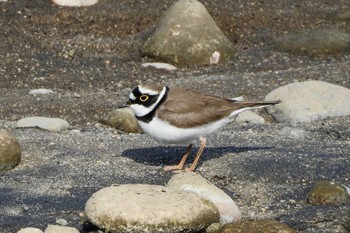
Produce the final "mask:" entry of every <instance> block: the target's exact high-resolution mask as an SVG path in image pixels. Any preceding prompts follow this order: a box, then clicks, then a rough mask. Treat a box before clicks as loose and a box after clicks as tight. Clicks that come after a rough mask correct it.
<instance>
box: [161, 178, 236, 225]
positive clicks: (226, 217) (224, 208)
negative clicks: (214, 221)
mask: <svg viewBox="0 0 350 233" xmlns="http://www.w3.org/2000/svg"><path fill="white" fill-rule="evenodd" d="M167 187H168V188H172V189H178V190H183V191H187V192H193V193H196V194H197V195H198V196H200V197H202V198H204V199H207V200H209V201H211V202H213V203H214V204H215V205H216V207H217V208H218V210H219V213H220V223H222V224H225V223H229V222H232V221H239V220H240V219H241V211H240V210H239V208H238V206H237V205H236V203H235V202H234V201H233V200H232V199H231V198H230V197H229V196H228V195H227V194H226V193H225V192H223V191H222V190H221V189H219V188H217V187H216V186H215V185H213V184H212V183H211V182H209V181H208V180H206V179H204V178H203V177H202V176H201V175H200V174H198V173H194V172H182V173H179V174H176V175H174V176H173V177H172V178H171V179H170V180H169V182H168V184H167Z"/></svg>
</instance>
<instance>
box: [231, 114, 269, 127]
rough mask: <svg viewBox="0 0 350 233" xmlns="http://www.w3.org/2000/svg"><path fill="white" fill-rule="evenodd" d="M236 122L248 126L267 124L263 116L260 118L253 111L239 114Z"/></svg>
mask: <svg viewBox="0 0 350 233" xmlns="http://www.w3.org/2000/svg"><path fill="white" fill-rule="evenodd" d="M235 122H237V123H241V124H243V123H248V124H256V125H259V124H264V123H265V119H264V118H263V117H261V116H259V115H258V114H256V113H255V112H252V111H249V110H248V111H244V112H242V113H240V114H238V116H237V118H236V120H235Z"/></svg>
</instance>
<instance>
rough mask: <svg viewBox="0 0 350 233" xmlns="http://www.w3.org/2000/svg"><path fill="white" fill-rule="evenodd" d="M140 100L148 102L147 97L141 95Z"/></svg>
mask: <svg viewBox="0 0 350 233" xmlns="http://www.w3.org/2000/svg"><path fill="white" fill-rule="evenodd" d="M140 100H141V101H142V102H145V101H147V100H148V95H141V96H140Z"/></svg>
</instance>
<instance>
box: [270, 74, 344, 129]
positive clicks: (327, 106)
mask: <svg viewBox="0 0 350 233" xmlns="http://www.w3.org/2000/svg"><path fill="white" fill-rule="evenodd" d="M265 99H266V100H276V99H280V100H282V103H281V104H279V105H275V106H273V107H268V108H267V110H268V112H269V113H270V114H271V115H273V116H274V118H275V119H276V120H277V121H278V122H293V123H294V122H310V121H315V120H321V119H324V118H326V117H335V116H346V115H350V104H349V99H350V89H347V88H345V87H341V86H338V85H334V84H330V83H327V82H321V81H306V82H300V83H291V84H288V85H285V86H282V87H279V88H277V89H276V90H274V91H272V92H270V93H269V94H268V95H267V96H266V98H265Z"/></svg>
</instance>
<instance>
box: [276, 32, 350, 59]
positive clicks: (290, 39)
mask: <svg viewBox="0 0 350 233" xmlns="http://www.w3.org/2000/svg"><path fill="white" fill-rule="evenodd" d="M275 48H276V49H277V50H280V51H287V52H292V53H301V54H309V55H322V54H339V53H343V52H347V51H349V50H350V34H348V33H345V32H342V31H339V30H337V29H317V30H310V31H305V32H302V33H290V34H287V35H284V36H282V37H280V38H278V39H277V40H276V41H275Z"/></svg>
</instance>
